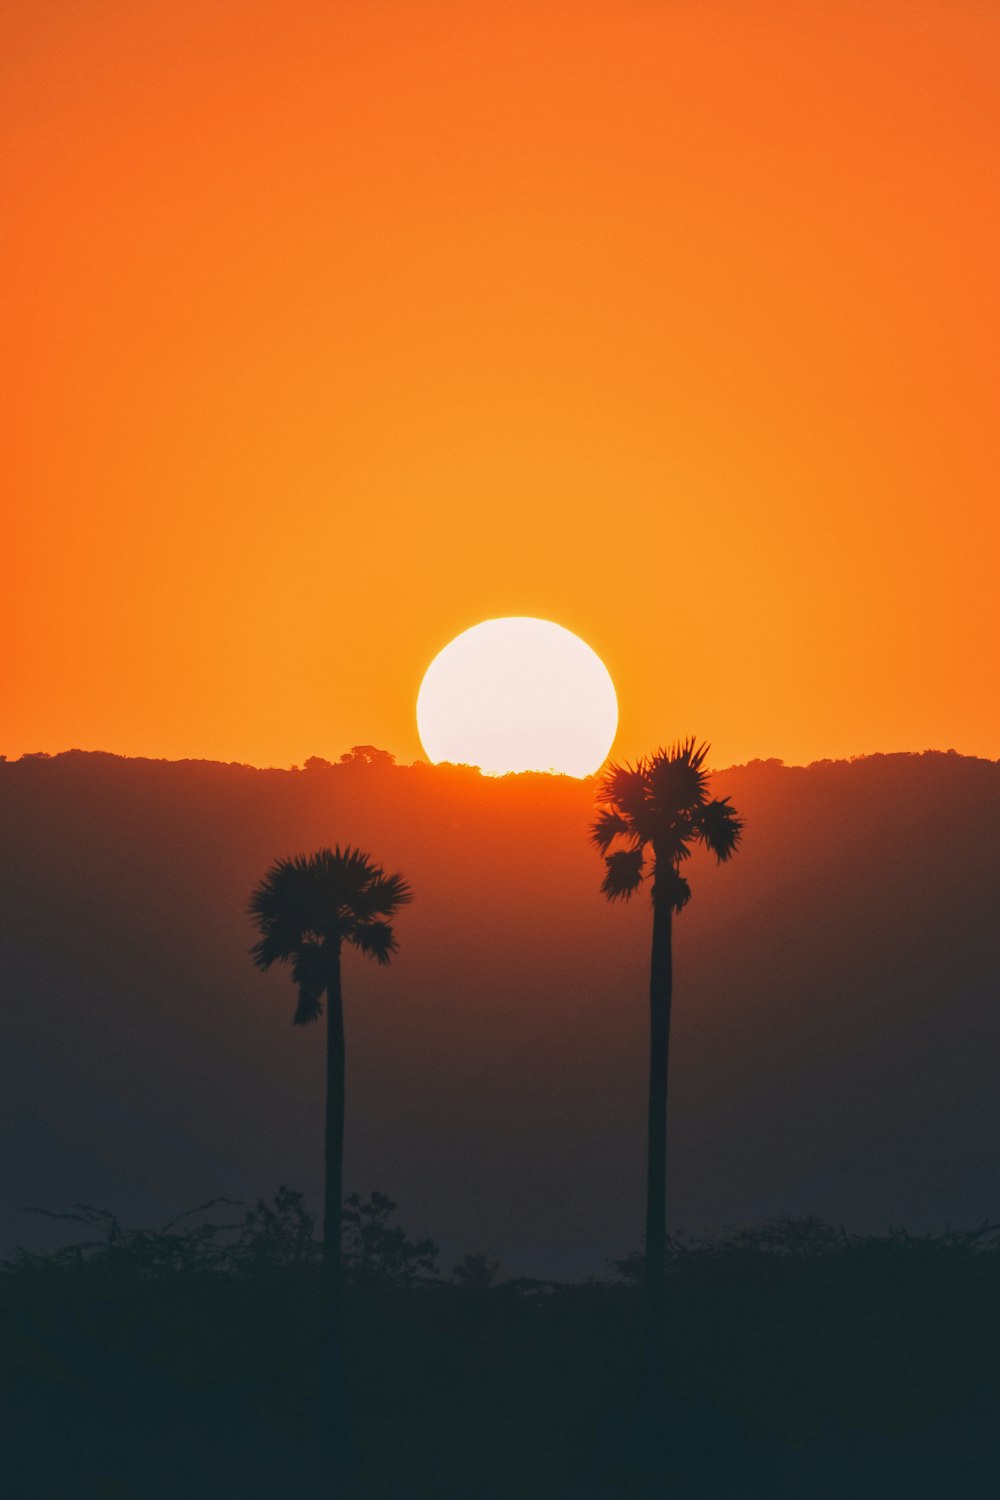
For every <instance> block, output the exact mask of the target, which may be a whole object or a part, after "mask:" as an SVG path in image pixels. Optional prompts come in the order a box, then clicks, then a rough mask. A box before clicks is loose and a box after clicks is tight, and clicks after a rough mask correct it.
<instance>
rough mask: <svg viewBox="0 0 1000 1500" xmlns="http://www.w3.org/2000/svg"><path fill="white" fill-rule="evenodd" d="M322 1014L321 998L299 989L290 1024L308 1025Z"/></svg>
mask: <svg viewBox="0 0 1000 1500" xmlns="http://www.w3.org/2000/svg"><path fill="white" fill-rule="evenodd" d="M322 1014H323V1002H322V1000H320V999H319V997H318V996H317V995H309V994H307V993H306V992H305V990H300V991H299V1003H298V1005H296V1007H295V1015H294V1016H293V1017H292V1024H293V1025H295V1026H309V1025H311V1023H312V1022H313V1021H318V1020H319V1019H320V1017H321V1016H322Z"/></svg>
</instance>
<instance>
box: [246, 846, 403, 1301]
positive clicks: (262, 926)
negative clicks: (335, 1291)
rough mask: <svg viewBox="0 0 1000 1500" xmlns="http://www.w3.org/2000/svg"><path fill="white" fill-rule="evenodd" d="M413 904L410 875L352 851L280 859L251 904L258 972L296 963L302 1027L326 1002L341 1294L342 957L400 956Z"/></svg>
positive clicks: (333, 1275) (328, 1249)
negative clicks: (405, 909)
mask: <svg viewBox="0 0 1000 1500" xmlns="http://www.w3.org/2000/svg"><path fill="white" fill-rule="evenodd" d="M412 900H413V893H412V891H411V890H410V887H409V886H408V885H407V883H406V881H405V880H404V879H403V877H402V875H386V874H385V872H384V871H383V870H382V869H381V868H380V867H379V866H378V865H375V864H373V863H372V861H371V859H370V857H369V856H368V855H367V854H363V853H362V852H361V850H360V849H351V848H350V847H345V848H344V849H341V848H340V845H339V844H338V845H337V847H336V848H334V849H319V850H317V852H316V853H315V854H309V855H305V854H299V855H296V856H295V857H294V858H292V859H279V860H277V861H276V862H275V863H274V864H273V865H272V866H271V868H270V870H268V872H267V874H266V875H265V876H264V879H263V880H261V881H260V882H259V884H258V885H257V887H256V889H255V890H254V893H253V895H252V897H251V899H250V916H251V918H252V919H253V921H254V923H255V925H256V927H257V929H258V930H259V932H260V934H261V936H260V941H259V942H257V943H255V944H254V946H253V948H252V949H251V950H250V952H251V956H252V958H253V961H254V963H255V964H256V965H257V967H258V969H269V968H270V967H271V965H272V964H273V963H290V964H291V966H292V980H293V982H294V983H295V984H296V985H297V986H298V991H299V1003H298V1007H297V1009H296V1011H295V1017H294V1020H295V1025H296V1026H307V1025H309V1024H310V1022H313V1021H318V1020H319V1019H320V1017H321V1016H322V1014H323V996H324V994H325V995H326V1023H327V1024H326V1179H325V1204H324V1214H323V1256H324V1261H325V1263H326V1267H327V1271H328V1279H329V1283H330V1285H331V1286H332V1287H334V1288H336V1287H337V1286H339V1280H340V1230H341V1205H342V1199H343V1155H344V1056H345V1054H344V1007H343V991H342V988H341V978H340V956H341V951H342V949H343V946H344V944H345V943H350V944H351V945H352V946H353V947H355V948H358V949H359V950H360V951H361V952H362V953H364V954H365V955H366V956H367V957H368V958H373V959H375V961H376V963H380V964H387V963H388V962H389V961H390V959H391V957H392V955H393V953H394V952H395V951H396V947H397V944H396V940H395V937H394V936H393V931H392V927H391V926H390V923H389V920H388V919H389V918H390V917H393V916H394V915H395V914H396V912H397V911H398V910H399V908H400V907H401V906H405V905H406V904H407V903H408V902H410V901H412Z"/></svg>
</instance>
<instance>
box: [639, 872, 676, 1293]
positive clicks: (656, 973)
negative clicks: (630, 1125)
mask: <svg viewBox="0 0 1000 1500" xmlns="http://www.w3.org/2000/svg"><path fill="white" fill-rule="evenodd" d="M672 921H673V912H672V909H671V907H670V905H669V903H668V901H666V900H664V899H661V900H660V901H659V902H657V900H656V888H655V886H654V888H653V953H652V961H651V963H650V976H649V1119H648V1132H649V1133H648V1145H647V1155H646V1256H645V1262H644V1270H645V1284H646V1291H647V1294H648V1295H649V1298H650V1304H651V1308H653V1307H658V1305H659V1303H660V1301H661V1294H662V1287H663V1279H664V1273H665V1268H666V1259H667V1066H668V1062H669V1056H670V1002H671V999H672V995H673V956H672V952H671V937H672Z"/></svg>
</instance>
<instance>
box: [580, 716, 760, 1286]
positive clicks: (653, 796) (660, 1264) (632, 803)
mask: <svg viewBox="0 0 1000 1500" xmlns="http://www.w3.org/2000/svg"><path fill="white" fill-rule="evenodd" d="M707 754H708V746H707V745H699V746H696V745H695V742H694V740H693V739H688V740H685V741H683V743H679V744H677V745H674V746H673V747H672V748H671V749H670V750H663V749H661V750H657V751H656V752H655V753H654V754H653V755H651V756H649V757H648V758H646V759H642V760H639V761H637V762H636V764H635V765H634V766H633V765H621V766H618V765H611V766H609V767H608V769H607V770H606V771H605V772H604V774H603V775H602V777H601V780H600V782H599V784H598V790H597V802H598V804H599V806H600V807H601V811H600V813H599V814H598V817H597V820H596V822H595V823H594V825H593V828H592V830H591V839H592V840H593V842H594V843H595V844H596V845H597V847H598V849H600V851H601V853H602V854H603V855H604V863H605V865H606V867H607V868H606V871H605V875H604V881H603V884H602V886H601V889H602V891H603V892H604V894H605V896H607V898H608V900H609V901H618V900H624V901H628V900H629V899H630V898H631V897H632V896H633V895H634V894H635V892H636V891H637V890H638V889H639V886H640V885H641V884H642V881H643V880H644V879H645V878H646V876H647V870H648V873H649V875H650V877H651V882H652V883H651V896H652V902H653V953H652V961H651V965H650V979H649V1016H650V1054H649V1118H648V1132H649V1133H648V1150H647V1158H646V1255H645V1261H644V1280H645V1285H646V1290H647V1293H648V1295H649V1297H650V1302H651V1305H652V1306H654V1307H655V1306H656V1305H657V1304H658V1302H659V1297H660V1291H661V1289H662V1285H663V1276H664V1269H665V1265H666V1250H667V1189H666V1172H667V1065H668V1060H669V1052H670V1004H671V999H672V995H673V960H672V953H671V939H672V926H673V915H674V912H680V911H683V909H684V907H685V906H686V905H687V903H688V901H690V899H691V887H690V886H689V885H688V883H687V881H686V880H685V878H684V876H683V875H682V874H681V865H682V864H683V863H684V861H685V860H686V859H688V857H689V856H690V854H691V852H692V848H693V846H694V845H696V844H703V845H704V846H705V847H706V848H707V849H710V850H711V852H712V853H713V854H714V855H715V857H716V859H717V860H718V861H719V862H720V863H723V862H725V861H726V860H728V859H730V858H731V857H732V855H733V853H734V852H735V850H736V846H737V844H738V843H739V841H740V834H741V832H742V829H743V821H742V819H741V818H739V817H737V815H736V812H735V810H734V809H733V808H732V807H731V806H730V804H729V798H728V797H723V798H721V799H715V800H713V801H710V800H709V797H708V773H707V772H706V771H705V770H704V769H703V767H704V761H705V756H706V755H707ZM615 845H617V846H618V847H617V848H616V847H614V846H615Z"/></svg>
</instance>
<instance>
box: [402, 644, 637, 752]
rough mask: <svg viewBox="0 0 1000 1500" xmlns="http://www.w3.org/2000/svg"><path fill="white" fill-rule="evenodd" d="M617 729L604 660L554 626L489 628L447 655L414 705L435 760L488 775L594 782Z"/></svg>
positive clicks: (427, 676)
mask: <svg viewBox="0 0 1000 1500" xmlns="http://www.w3.org/2000/svg"><path fill="white" fill-rule="evenodd" d="M617 728H618V699H617V697H616V696H615V688H614V683H613V682H612V681H611V678H610V676H609V674H608V669H607V667H605V665H604V663H603V662H602V661H601V658H600V657H599V656H598V655H597V654H596V652H594V651H592V650H591V649H590V647H589V646H588V645H587V644H586V642H585V641H581V639H580V637H579V636H578V635H574V634H573V633H572V631H570V630H565V629H564V628H563V627H562V626H561V625H556V624H554V623H553V622H552V621H551V620H534V619H530V618H527V617H525V616H515V617H513V618H510V619H504V620H484V621H483V622H482V624H481V625H473V626H472V627H471V629H469V630H464V631H463V632H462V634H461V635H457V636H456V637H455V639H454V640H453V641H452V642H451V643H450V644H449V645H447V646H445V648H444V650H443V651H440V652H439V653H438V655H437V656H435V658H434V660H433V661H432V662H431V664H430V666H429V667H428V668H427V671H426V673H425V674H424V680H423V682H422V683H421V685H420V693H419V695H418V697H417V729H418V731H419V733H420V740H421V743H422V745H423V747H424V749H425V751H426V752H427V755H428V757H429V758H430V759H431V760H432V761H434V762H435V763H437V762H438V761H443V760H447V761H454V762H457V763H460V764H464V765H470V766H478V767H479V768H480V770H482V771H484V772H485V773H486V774H487V775H488V776H503V775H505V774H506V773H507V772H508V771H555V772H561V773H562V774H563V775H566V776H589V775H590V774H591V773H592V772H593V771H596V770H597V769H598V767H599V766H600V765H601V764H602V763H603V762H604V760H605V759H606V757H607V754H608V751H609V750H610V749H611V745H612V742H613V740H614V737H615V731H616V730H617Z"/></svg>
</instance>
